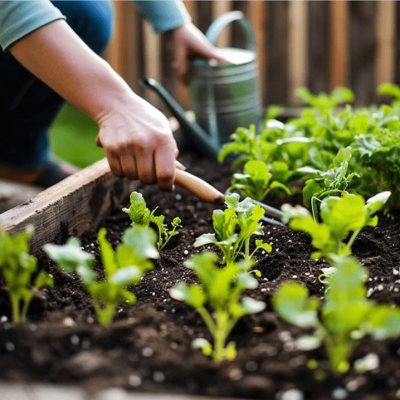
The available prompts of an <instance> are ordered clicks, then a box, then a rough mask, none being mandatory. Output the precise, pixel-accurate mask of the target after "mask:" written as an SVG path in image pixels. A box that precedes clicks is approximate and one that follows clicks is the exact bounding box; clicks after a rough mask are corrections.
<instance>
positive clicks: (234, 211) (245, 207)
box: [193, 193, 272, 264]
mask: <svg viewBox="0 0 400 400" xmlns="http://www.w3.org/2000/svg"><path fill="white" fill-rule="evenodd" d="M239 199H240V196H239V195H238V194H236V193H233V194H228V195H227V196H225V204H226V205H227V206H228V208H226V209H225V210H215V211H214V212H213V216H212V219H213V227H214V231H215V233H205V234H203V235H201V236H200V237H198V238H197V239H196V241H195V243H194V245H193V246H194V247H200V246H204V245H207V244H214V245H216V246H217V247H218V248H219V249H220V250H221V252H222V254H223V259H222V262H223V263H225V264H229V263H232V262H234V261H235V260H236V258H237V257H238V256H239V254H243V256H244V258H245V259H250V258H252V257H253V255H254V253H255V252H256V251H258V250H260V249H263V250H265V251H266V252H268V253H270V252H271V250H272V247H271V246H270V245H269V244H268V243H264V242H263V241H262V240H256V248H255V249H254V251H253V252H252V253H250V239H251V237H252V236H253V235H261V234H262V232H263V225H262V224H261V223H260V221H261V218H262V217H263V216H264V212H265V211H264V209H263V208H262V207H261V206H259V205H258V204H257V205H256V204H254V203H253V202H252V200H251V199H250V198H248V197H247V198H246V199H244V200H243V201H241V202H240V201H239Z"/></svg>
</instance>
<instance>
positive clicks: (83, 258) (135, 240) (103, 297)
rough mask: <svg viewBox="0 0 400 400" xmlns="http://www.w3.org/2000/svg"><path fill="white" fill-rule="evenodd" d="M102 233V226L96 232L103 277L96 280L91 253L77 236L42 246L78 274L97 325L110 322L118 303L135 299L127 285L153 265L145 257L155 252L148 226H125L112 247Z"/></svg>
mask: <svg viewBox="0 0 400 400" xmlns="http://www.w3.org/2000/svg"><path fill="white" fill-rule="evenodd" d="M106 233H107V232H106V230H105V229H104V228H102V229H100V231H99V234H98V242H99V245H100V253H101V258H102V261H103V266H104V275H105V278H104V281H97V274H96V273H95V272H94V271H93V265H94V257H93V256H92V255H91V254H89V253H86V252H85V251H83V250H81V248H80V241H79V239H77V238H70V239H69V240H68V242H67V244H65V245H63V246H56V245H51V244H47V245H45V247H44V250H45V251H46V252H47V254H48V255H49V256H50V258H51V259H52V260H53V261H55V262H56V263H57V264H58V265H59V266H60V268H62V269H64V270H65V271H67V272H75V273H77V274H78V275H79V276H80V277H81V279H82V282H83V285H84V287H85V289H86V290H87V291H88V292H89V293H90V295H91V296H92V299H93V305H94V309H95V312H96V315H97V319H98V321H99V323H100V324H101V325H109V324H110V323H111V321H112V319H113V317H114V314H115V311H116V309H117V307H118V305H119V304H120V303H122V302H124V301H125V302H128V303H131V304H132V303H135V301H136V297H135V295H134V294H133V293H132V292H130V291H129V290H127V287H128V286H130V285H133V284H136V283H139V282H140V280H141V278H142V276H143V274H144V273H145V272H146V271H148V270H150V269H152V268H153V264H152V262H151V261H150V260H149V258H156V257H157V256H158V252H157V250H156V248H155V241H156V237H155V233H154V232H153V230H151V229H150V228H143V227H140V226H135V227H133V228H129V229H127V230H126V231H125V233H124V235H123V238H122V244H120V245H119V246H118V247H117V249H116V251H114V250H113V248H112V247H111V244H110V243H109V242H108V241H107V239H106Z"/></svg>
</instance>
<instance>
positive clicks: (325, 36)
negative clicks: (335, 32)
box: [308, 1, 329, 93]
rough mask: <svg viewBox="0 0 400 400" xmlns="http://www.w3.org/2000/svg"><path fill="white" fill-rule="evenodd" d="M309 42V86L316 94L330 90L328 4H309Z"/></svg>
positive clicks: (312, 2)
mask: <svg viewBox="0 0 400 400" xmlns="http://www.w3.org/2000/svg"><path fill="white" fill-rule="evenodd" d="M308 12H309V15H308V21H309V27H310V29H309V40H310V48H309V49H310V50H309V54H308V63H309V81H308V86H309V88H310V90H311V91H312V92H314V93H318V92H322V91H325V92H326V91H328V89H329V86H328V85H329V66H328V62H329V53H328V46H329V30H328V23H329V21H328V2H325V1H310V2H308Z"/></svg>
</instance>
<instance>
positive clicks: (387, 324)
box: [365, 305, 400, 340]
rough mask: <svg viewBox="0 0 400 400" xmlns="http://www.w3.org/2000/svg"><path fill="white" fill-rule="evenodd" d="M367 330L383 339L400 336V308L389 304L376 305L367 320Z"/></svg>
mask: <svg viewBox="0 0 400 400" xmlns="http://www.w3.org/2000/svg"><path fill="white" fill-rule="evenodd" d="M365 325H366V328H365V329H366V330H367V332H369V333H370V334H371V335H372V336H373V337H374V338H375V339H377V340H383V339H388V338H394V337H398V336H400V309H399V308H398V307H396V308H393V307H391V306H389V305H376V306H375V307H374V308H373V309H372V311H371V313H370V314H369V316H368V318H367V320H366V321H365Z"/></svg>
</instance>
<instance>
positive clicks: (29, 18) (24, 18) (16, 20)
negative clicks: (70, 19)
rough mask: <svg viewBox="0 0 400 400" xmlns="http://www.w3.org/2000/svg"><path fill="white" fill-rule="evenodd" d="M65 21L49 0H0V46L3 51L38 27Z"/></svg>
mask: <svg viewBox="0 0 400 400" xmlns="http://www.w3.org/2000/svg"><path fill="white" fill-rule="evenodd" d="M58 19H65V17H64V16H63V15H62V14H61V12H60V11H59V10H58V9H57V8H56V7H54V6H53V5H52V4H51V3H50V1H49V0H29V1H20V0H11V1H1V0H0V46H1V47H2V48H3V50H5V49H7V47H8V46H10V45H11V44H13V43H14V42H16V41H17V40H19V39H21V38H23V37H24V36H26V35H27V34H29V33H31V32H33V31H34V30H36V29H39V28H40V27H42V26H44V25H47V24H49V23H50V22H53V21H56V20H58Z"/></svg>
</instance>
